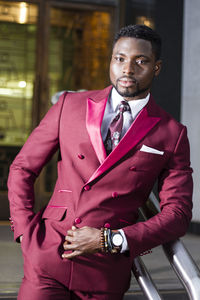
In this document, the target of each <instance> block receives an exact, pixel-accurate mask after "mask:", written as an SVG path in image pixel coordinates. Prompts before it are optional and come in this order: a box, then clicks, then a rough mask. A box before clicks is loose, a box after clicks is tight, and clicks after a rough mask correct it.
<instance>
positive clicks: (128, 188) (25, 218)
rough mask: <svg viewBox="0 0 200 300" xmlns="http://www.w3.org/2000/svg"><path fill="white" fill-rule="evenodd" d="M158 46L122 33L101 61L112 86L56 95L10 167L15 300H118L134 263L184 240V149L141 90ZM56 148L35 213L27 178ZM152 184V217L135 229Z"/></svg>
mask: <svg viewBox="0 0 200 300" xmlns="http://www.w3.org/2000/svg"><path fill="white" fill-rule="evenodd" d="M160 50H161V40H160V37H159V36H158V35H157V33H156V32H154V31H153V30H152V29H150V28H148V27H146V26H143V25H130V26H127V27H125V28H122V29H121V30H120V32H119V33H118V34H117V35H116V38H115V42H114V47H113V53H112V58H111V63H110V80H111V83H112V86H109V87H107V88H106V89H104V90H99V91H87V92H82V93H64V94H63V95H62V96H61V97H60V99H59V101H58V102H57V104H55V105H54V106H53V107H52V108H51V109H50V110H49V112H48V113H47V115H46V116H45V117H44V119H43V120H42V121H41V123H40V125H39V126H38V127H37V128H36V129H35V130H34V131H33V133H32V134H31V136H30V137H29V139H28V140H27V142H26V143H25V145H24V147H23V148H22V150H21V152H20V153H19V154H18V156H17V157H16V159H15V160H14V162H13V164H12V165H11V168H10V175H9V180H8V187H9V200H10V208H11V217H12V222H13V226H14V234H15V239H16V240H18V239H20V240H21V241H22V244H21V246H22V251H23V256H24V279H23V282H22V285H21V288H20V292H19V296H18V299H19V300H24V299H30V300H40V299H42V300H50V299H54V300H56V299H58V300H62V299H63V300H64V299H89V298H90V299H99V300H100V299H101V300H103V299H109V300H112V299H113V300H114V299H115V300H118V299H123V294H124V293H125V292H126V290H127V289H128V288H129V282H130V276H131V265H132V262H133V258H134V257H136V256H138V255H139V254H140V253H142V252H144V251H146V250H148V249H150V248H152V247H155V246H157V245H159V244H162V243H165V242H168V241H170V240H173V239H176V238H178V237H180V236H182V235H184V234H185V232H186V230H187V227H188V224H189V221H190V219H191V209H192V177H191V173H192V170H191V168H190V158H189V144H188V139H187V134H186V128H185V127H184V126H183V125H181V124H180V123H178V122H177V121H175V120H174V119H173V118H172V117H171V116H170V115H169V114H168V113H166V112H165V111H163V110H162V109H161V108H160V107H159V106H158V105H157V104H156V103H155V102H154V99H153V97H152V95H151V94H150V89H151V85H152V81H153V79H154V77H155V76H157V75H158V74H159V72H160V69H161V61H160ZM58 148H59V149H60V153H61V159H60V161H59V162H58V179H57V182H56V186H55V189H54V193H53V195H52V197H51V199H50V202H49V204H48V206H47V207H46V208H45V210H44V211H41V212H39V213H38V214H36V215H34V213H33V203H34V192H33V186H34V181H35V179H36V177H37V176H38V175H39V173H40V171H41V169H42V167H43V166H44V165H45V164H46V163H47V161H48V160H49V159H50V158H51V156H52V155H53V153H55V151H56V150H57V149H58ZM156 180H158V190H159V196H160V207H161V212H160V213H159V214H157V215H156V216H154V217H152V218H151V219H149V220H148V221H145V222H140V223H137V217H138V208H139V207H140V206H142V205H143V204H144V202H145V201H146V200H147V198H148V195H149V193H150V192H151V190H152V188H153V186H154V183H155V181H156Z"/></svg>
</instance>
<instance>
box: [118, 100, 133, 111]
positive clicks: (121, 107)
mask: <svg viewBox="0 0 200 300" xmlns="http://www.w3.org/2000/svg"><path fill="white" fill-rule="evenodd" d="M130 110H131V109H130V106H129V104H128V102H126V101H121V102H120V104H119V111H120V113H123V112H125V111H130Z"/></svg>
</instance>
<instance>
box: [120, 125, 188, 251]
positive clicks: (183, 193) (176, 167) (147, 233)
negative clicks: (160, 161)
mask: <svg viewBox="0 0 200 300" xmlns="http://www.w3.org/2000/svg"><path fill="white" fill-rule="evenodd" d="M158 191H159V198H160V208H161V212H160V213H158V214H157V215H155V216H154V217H152V218H150V219H149V220H147V221H144V222H139V223H137V224H134V225H131V226H128V227H125V228H123V230H124V232H125V234H126V237H127V241H128V245H129V249H130V252H131V254H132V255H133V256H134V257H135V256H138V255H139V254H141V253H142V252H144V251H146V250H149V249H151V248H153V247H156V246H158V245H160V244H163V243H166V242H168V241H171V240H175V239H177V238H178V237H180V236H183V235H184V234H185V233H186V230H187V228H188V225H189V222H190V220H191V217H192V191H193V181H192V169H191V168H190V150H189V142H188V138H187V131H186V127H183V128H182V130H181V133H180V135H179V137H178V139H177V143H176V146H175V148H174V151H173V153H172V155H171V158H170V160H169V162H168V164H167V165H166V166H165V168H164V169H163V170H162V172H161V174H160V175H159V177H158Z"/></svg>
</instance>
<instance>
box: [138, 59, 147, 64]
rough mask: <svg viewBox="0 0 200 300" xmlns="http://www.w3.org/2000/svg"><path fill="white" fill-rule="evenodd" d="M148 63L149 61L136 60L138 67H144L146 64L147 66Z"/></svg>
mask: <svg viewBox="0 0 200 300" xmlns="http://www.w3.org/2000/svg"><path fill="white" fill-rule="evenodd" d="M146 63H147V61H146V60H144V59H137V60H136V64H137V65H144V64H146Z"/></svg>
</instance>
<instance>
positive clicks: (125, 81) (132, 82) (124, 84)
mask: <svg viewBox="0 0 200 300" xmlns="http://www.w3.org/2000/svg"><path fill="white" fill-rule="evenodd" d="M118 82H119V84H120V85H121V86H122V87H131V86H133V85H135V84H136V81H135V79H132V78H121V79H119V80H118Z"/></svg>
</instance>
